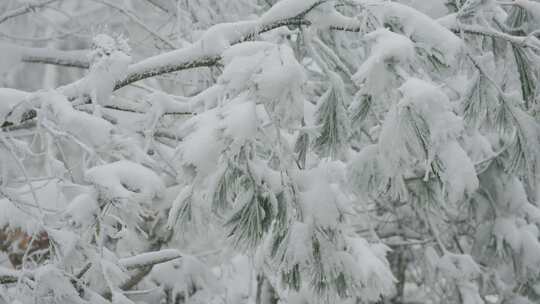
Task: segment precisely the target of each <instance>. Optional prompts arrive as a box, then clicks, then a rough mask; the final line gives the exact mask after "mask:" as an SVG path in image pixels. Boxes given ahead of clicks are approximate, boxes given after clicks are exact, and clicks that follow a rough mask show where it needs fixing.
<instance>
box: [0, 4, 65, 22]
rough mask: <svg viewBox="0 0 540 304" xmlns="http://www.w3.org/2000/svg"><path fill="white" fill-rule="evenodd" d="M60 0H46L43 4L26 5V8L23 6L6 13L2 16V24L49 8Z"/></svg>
mask: <svg viewBox="0 0 540 304" xmlns="http://www.w3.org/2000/svg"><path fill="white" fill-rule="evenodd" d="M56 1H58V0H44V1H41V2H37V3H34V4H26V5H24V6H21V7H19V8H16V9H14V10H11V11H9V12H6V13H5V14H3V15H2V16H0V23H3V22H5V21H7V20H9V19H11V18H15V17H18V16H20V15H24V14H26V13H30V12H33V11H35V10H36V9H38V8H42V7H44V6H47V5H49V4H51V3H53V2H56Z"/></svg>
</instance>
